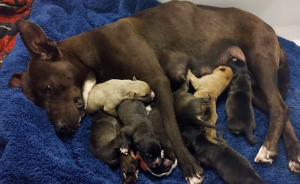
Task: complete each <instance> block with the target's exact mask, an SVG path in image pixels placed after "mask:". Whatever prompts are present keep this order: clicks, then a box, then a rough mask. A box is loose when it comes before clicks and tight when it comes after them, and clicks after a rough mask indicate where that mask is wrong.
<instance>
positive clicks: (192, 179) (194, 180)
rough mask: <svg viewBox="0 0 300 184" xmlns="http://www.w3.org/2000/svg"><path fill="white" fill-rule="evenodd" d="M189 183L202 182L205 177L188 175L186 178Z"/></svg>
mask: <svg viewBox="0 0 300 184" xmlns="http://www.w3.org/2000/svg"><path fill="white" fill-rule="evenodd" d="M185 179H186V181H187V182H188V183H189V184H200V183H202V182H203V177H195V176H194V177H188V178H185Z"/></svg>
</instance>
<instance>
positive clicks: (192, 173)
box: [145, 74, 203, 184]
mask: <svg viewBox="0 0 300 184" xmlns="http://www.w3.org/2000/svg"><path fill="white" fill-rule="evenodd" d="M153 76H154V75H153ZM156 76H158V78H157V79H155V80H153V77H152V79H151V80H147V79H145V81H146V82H147V83H148V84H149V86H150V87H151V88H152V89H153V91H154V92H155V94H156V99H155V102H156V104H157V107H158V108H159V110H160V112H161V115H162V118H163V124H164V127H165V130H166V133H167V135H168V136H169V137H170V140H171V143H172V146H173V148H174V151H175V154H176V157H177V159H178V162H179V165H180V167H181V170H182V172H183V174H184V176H185V177H186V180H187V182H188V183H190V184H196V183H202V181H203V178H202V177H201V175H202V172H203V169H202V168H201V167H200V166H199V165H198V164H197V162H196V159H195V158H194V157H193V156H192V155H191V153H190V152H189V151H188V149H187V148H186V147H185V145H184V142H183V140H182V137H181V134H180V132H179V128H178V125H177V121H176V117H175V112H174V100H173V96H172V92H171V88H170V81H169V79H168V78H167V77H166V76H165V75H164V74H157V75H156Z"/></svg>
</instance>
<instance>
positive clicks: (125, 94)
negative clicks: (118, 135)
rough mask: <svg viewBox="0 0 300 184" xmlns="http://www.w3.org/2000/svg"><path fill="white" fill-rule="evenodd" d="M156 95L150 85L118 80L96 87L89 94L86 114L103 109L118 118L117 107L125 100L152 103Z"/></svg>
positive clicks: (134, 80)
mask: <svg viewBox="0 0 300 184" xmlns="http://www.w3.org/2000/svg"><path fill="white" fill-rule="evenodd" d="M154 97H155V95H154V93H153V91H151V89H150V87H149V85H148V84H147V83H145V82H143V81H139V80H136V78H135V77H134V78H133V80H117V79H112V80H109V81H107V82H104V83H101V84H97V85H95V86H94V87H93V88H92V90H91V91H90V93H89V97H88V103H87V109H86V112H87V113H89V114H91V113H93V112H95V111H97V110H100V109H103V110H104V111H105V112H107V113H108V114H110V115H112V116H115V117H117V116H118V113H117V110H116V108H117V106H118V105H119V104H120V103H121V102H122V101H123V100H125V99H136V100H141V101H144V102H150V101H152V100H153V99H154Z"/></svg>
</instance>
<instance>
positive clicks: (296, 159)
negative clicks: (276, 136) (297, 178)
mask: <svg viewBox="0 0 300 184" xmlns="http://www.w3.org/2000/svg"><path fill="white" fill-rule="evenodd" d="M286 151H287V155H288V158H289V168H290V170H291V171H292V172H295V173H300V145H299V143H298V142H297V143H295V144H293V145H292V146H290V147H288V148H287V150H286Z"/></svg>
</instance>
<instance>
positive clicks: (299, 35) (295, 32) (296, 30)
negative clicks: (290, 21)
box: [274, 25, 300, 46]
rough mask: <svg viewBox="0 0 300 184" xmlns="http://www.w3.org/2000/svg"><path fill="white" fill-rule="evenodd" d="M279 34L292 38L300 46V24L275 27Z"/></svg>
mask: <svg viewBox="0 0 300 184" xmlns="http://www.w3.org/2000/svg"><path fill="white" fill-rule="evenodd" d="M274 30H275V32H276V34H277V35H279V36H281V37H283V38H285V39H288V40H291V41H293V42H295V43H296V44H297V45H299V46H300V25H292V26H285V27H274Z"/></svg>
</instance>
